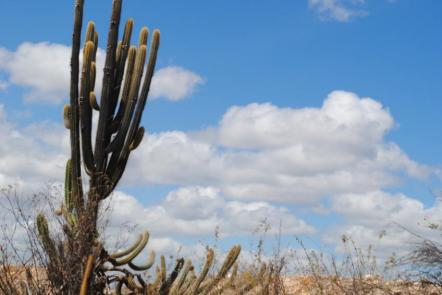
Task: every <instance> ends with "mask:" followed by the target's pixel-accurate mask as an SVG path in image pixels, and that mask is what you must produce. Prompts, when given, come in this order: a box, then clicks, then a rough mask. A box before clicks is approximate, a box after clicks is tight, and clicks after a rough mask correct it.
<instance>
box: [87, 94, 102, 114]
mask: <svg viewBox="0 0 442 295" xmlns="http://www.w3.org/2000/svg"><path fill="white" fill-rule="evenodd" d="M89 104H90V106H91V108H93V109H94V110H97V111H99V110H100V106H99V105H98V102H97V96H96V95H95V92H94V91H91V92H90V93H89Z"/></svg>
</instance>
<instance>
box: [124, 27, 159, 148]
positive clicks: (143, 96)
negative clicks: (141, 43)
mask: <svg viewBox="0 0 442 295" xmlns="http://www.w3.org/2000/svg"><path fill="white" fill-rule="evenodd" d="M152 39H153V40H152V45H151V47H150V55H149V62H148V64H147V70H146V75H145V77H144V81H143V87H142V89H141V93H140V98H139V102H138V104H137V109H136V110H135V115H134V120H133V123H132V126H131V129H130V131H129V137H128V142H127V143H126V145H127V146H129V144H130V143H131V142H132V141H133V139H134V136H135V132H136V131H137V130H138V128H139V127H140V122H141V116H142V114H143V110H144V107H145V106H146V101H147V96H148V94H149V90H150V84H151V82H152V77H153V72H154V70H155V65H156V60H157V56H158V48H159V46H160V31H159V30H155V31H154V32H153V37H152Z"/></svg>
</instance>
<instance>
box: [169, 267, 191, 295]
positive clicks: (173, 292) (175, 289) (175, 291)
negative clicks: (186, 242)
mask: <svg viewBox="0 0 442 295" xmlns="http://www.w3.org/2000/svg"><path fill="white" fill-rule="evenodd" d="M191 267H192V261H190V259H187V260H186V262H185V263H184V267H183V269H182V270H181V272H180V274H179V276H178V277H177V279H176V280H175V282H174V283H173V285H172V287H171V289H170V292H169V295H180V293H179V292H180V288H181V286H182V285H183V283H184V281H185V280H186V277H187V275H188V274H189V271H190V268H191Z"/></svg>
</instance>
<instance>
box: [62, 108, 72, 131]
mask: <svg viewBox="0 0 442 295" xmlns="http://www.w3.org/2000/svg"><path fill="white" fill-rule="evenodd" d="M63 124H64V127H65V128H66V129H71V105H70V104H65V105H64V107H63Z"/></svg>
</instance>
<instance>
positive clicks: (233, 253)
mask: <svg viewBox="0 0 442 295" xmlns="http://www.w3.org/2000/svg"><path fill="white" fill-rule="evenodd" d="M240 252H241V246H239V245H237V246H234V247H232V249H230V251H229V253H228V254H227V257H226V259H225V260H224V263H223V265H222V266H221V268H220V270H219V271H218V274H217V275H216V277H215V278H213V279H212V280H210V281H209V282H208V283H207V284H206V285H205V286H203V287H202V288H201V289H202V290H201V294H208V293H209V292H210V291H211V290H212V289H213V287H215V286H216V285H217V284H218V283H219V281H221V279H223V278H224V277H225V276H226V274H227V272H228V271H229V270H230V268H231V267H232V266H233V264H234V263H235V261H236V259H237V258H238V256H239V253H240ZM198 292H199V291H198Z"/></svg>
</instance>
